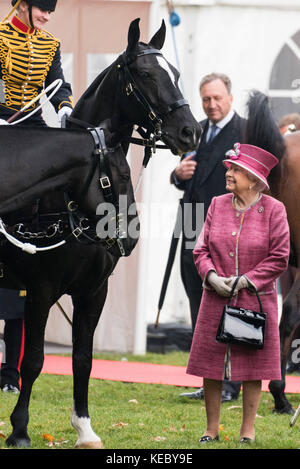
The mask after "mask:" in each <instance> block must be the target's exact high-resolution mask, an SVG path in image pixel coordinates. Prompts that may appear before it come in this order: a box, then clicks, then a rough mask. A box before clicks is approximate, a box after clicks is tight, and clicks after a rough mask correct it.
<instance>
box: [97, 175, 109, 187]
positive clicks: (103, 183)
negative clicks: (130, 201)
mask: <svg viewBox="0 0 300 469" xmlns="http://www.w3.org/2000/svg"><path fill="white" fill-rule="evenodd" d="M99 181H100V185H101V187H102V189H108V187H111V183H110V180H109V177H108V176H104V177H103V178H100V179H99Z"/></svg>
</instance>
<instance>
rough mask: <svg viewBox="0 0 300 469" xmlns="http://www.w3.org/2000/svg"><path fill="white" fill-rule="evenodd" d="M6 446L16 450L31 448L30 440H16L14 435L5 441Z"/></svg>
mask: <svg viewBox="0 0 300 469" xmlns="http://www.w3.org/2000/svg"><path fill="white" fill-rule="evenodd" d="M5 444H6V446H8V447H14V448H30V446H31V442H30V438H15V437H14V436H13V435H10V436H9V437H8V438H7V439H6V440H5Z"/></svg>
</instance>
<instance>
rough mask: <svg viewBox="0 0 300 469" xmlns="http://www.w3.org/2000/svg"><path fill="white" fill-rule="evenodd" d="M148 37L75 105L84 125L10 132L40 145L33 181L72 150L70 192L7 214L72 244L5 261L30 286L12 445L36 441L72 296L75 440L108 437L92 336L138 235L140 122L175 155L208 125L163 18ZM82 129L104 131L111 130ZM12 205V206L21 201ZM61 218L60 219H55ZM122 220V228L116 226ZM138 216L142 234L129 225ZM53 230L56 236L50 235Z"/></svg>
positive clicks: (135, 31) (96, 441)
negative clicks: (99, 428)
mask: <svg viewBox="0 0 300 469" xmlns="http://www.w3.org/2000/svg"><path fill="white" fill-rule="evenodd" d="M139 34H140V33H139V20H138V19H137V20H135V21H133V22H132V23H131V25H130V27H129V32H128V46H127V49H126V51H125V52H124V53H123V54H122V55H120V56H119V57H118V59H117V60H116V61H115V62H114V63H113V64H112V65H111V66H110V67H108V68H107V69H106V70H105V71H104V72H102V73H101V74H100V76H99V77H98V78H97V79H96V80H95V81H94V83H92V85H91V86H90V87H89V88H88V90H87V91H86V92H85V93H84V95H83V96H82V98H81V99H80V100H79V102H78V104H77V105H76V107H75V109H74V111H73V113H72V116H71V119H70V122H69V126H72V127H77V129H65V130H55V129H40V130H39V129H34V130H32V131H30V134H29V131H28V130H25V129H21V128H19V129H14V128H12V129H10V128H9V129H8V131H7V137H6V138H7V139H8V140H9V139H10V140H9V141H11V142H13V139H16V140H18V141H22V142H23V141H24V151H25V152H26V154H27V152H29V151H31V153H32V159H31V164H32V167H33V169H32V177H33V175H34V173H36V172H39V171H40V168H39V153H44V154H45V153H47V155H48V158H49V162H50V161H51V163H53V166H56V165H58V164H59V161H60V159H61V158H63V154H64V153H67V154H69V155H70V169H69V171H68V172H66V173H65V174H66V176H65V179H64V177H63V175H61V174H59V177H62V183H61V186H60V187H61V188H63V189H64V194H63V195H62V194H60V193H54V194H51V195H49V196H47V197H43V198H42V199H40V200H39V201H38V203H36V204H34V206H33V207H32V206H31V207H30V208H27V209H26V210H23V211H22V214H21V216H20V217H18V223H16V222H15V221H13V222H12V220H15V219H16V214H15V213H8V214H7V215H6V221H7V224H8V225H9V226H10V230H11V231H12V232H13V234H14V235H15V236H20V239H23V240H25V241H28V238H29V240H31V239H32V237H33V234H32V233H33V228H34V227H35V228H37V230H38V232H39V233H41V234H44V236H42V235H41V240H40V241H38V240H36V239H35V238H34V242H35V243H37V244H39V245H40V244H42V245H44V244H45V243H46V241H48V240H49V239H50V240H51V243H52V244H53V242H54V239H55V236H56V235H57V233H59V234H60V236H62V237H63V239H64V240H65V241H66V242H65V244H64V245H63V246H61V247H59V248H57V249H55V250H50V251H45V252H38V253H37V254H35V255H30V254H27V253H24V252H23V251H21V250H20V249H18V248H16V247H14V246H13V245H12V244H10V243H9V244H8V243H6V244H5V245H4V246H3V247H2V248H1V260H2V261H3V262H4V265H5V268H4V272H5V275H4V279H3V283H2V285H5V282H8V281H10V284H12V282H13V283H14V285H15V286H21V285H22V286H23V287H25V288H26V290H27V299H26V306H25V351H24V358H23V361H22V366H21V380H22V386H21V392H20V395H19V399H18V402H17V404H16V407H15V409H14V411H13V413H12V415H11V423H12V426H13V431H12V434H11V435H10V436H9V437H8V439H7V440H6V442H7V444H8V445H9V446H23V447H24V446H29V445H30V438H29V436H28V433H27V424H28V420H29V413H28V407H29V400H30V395H31V390H32V386H33V383H34V381H35V379H36V378H37V377H38V375H39V373H40V371H41V369H42V365H43V358H44V351H43V348H44V330H45V326H46V321H47V317H48V313H49V309H50V308H51V306H52V305H53V304H54V303H55V302H56V301H57V300H58V299H59V298H60V297H61V296H62V295H63V294H65V293H67V294H69V295H71V297H72V301H73V305H74V311H73V379H74V391H73V393H74V408H73V413H72V420H71V422H72V425H73V427H74V428H75V429H76V430H77V431H78V440H77V443H76V446H77V447H101V439H100V438H99V437H98V436H97V435H96V434H95V433H94V432H93V430H92V428H91V424H90V419H89V413H88V382H89V376H90V370H91V364H92V348H93V334H94V330H95V328H96V325H97V323H98V320H99V317H100V314H101V311H102V308H103V305H104V302H105V299H106V294H107V284H108V278H109V276H110V274H111V273H112V271H113V269H114V268H115V266H116V264H117V261H118V259H119V258H120V257H121V256H122V255H129V254H130V252H131V251H132V249H133V248H134V246H135V244H136V242H137V238H138V219H137V215H136V213H135V212H134V210H133V209H132V206H134V194H133V190H132V185H131V179H130V170H129V167H128V164H127V162H126V156H125V154H126V151H127V148H128V145H129V142H130V139H131V134H132V130H133V125H134V124H136V125H138V126H140V128H141V129H140V132H141V133H142V134H145V135H144V136H145V143H146V144H147V145H148V144H149V145H150V144H151V145H155V140H157V139H159V138H160V139H161V140H162V141H163V143H164V144H166V145H167V146H168V147H169V148H170V149H171V150H172V152H173V153H175V154H178V153H179V154H180V153H183V152H186V151H188V150H191V149H195V147H196V146H197V143H198V140H199V137H200V132H201V129H200V127H199V125H198V124H197V122H196V121H195V119H194V117H193V116H192V114H191V111H190V109H189V106H188V105H187V102H186V101H185V100H184V99H183V97H182V94H181V92H180V90H179V88H178V84H177V82H178V72H177V71H176V70H175V69H174V68H173V67H172V66H171V65H169V64H168V62H167V61H166V60H165V59H164V58H163V56H162V55H161V52H160V49H161V47H162V46H163V43H164V38H165V25H164V23H162V26H161V28H160V29H159V30H158V32H157V33H156V34H155V35H154V36H153V38H152V39H151V41H150V42H149V44H145V43H141V42H139ZM78 127H79V128H82V127H87V128H91V129H94V128H95V127H101V129H102V128H104V131H103V130H100V129H98V128H97V129H96V130H91V131H89V130H85V129H81V130H80V129H78ZM103 134H104V136H105V139H103ZM28 136H30V138H28ZM25 142H29V143H25ZM95 142H96V149H95ZM151 142H152V143H151ZM10 150H11V153H12V154H13V153H14V152H16V151H17V149H16V148H15V146H14V145H13V143H11V147H10ZM73 153H74V154H75V155H78V154H81V155H82V159H83V162H82V167H81V173H82V174H81V178H80V174H78V173H80V168H77V166H76V167H75V165H74V163H73V161H74V160H72V158H74V157H73ZM91 155H92V156H91ZM67 181H68V183H67ZM30 183H31V179H30V177H29V178H28V185H30ZM119 196H122V198H123V199H124V200H125V202H123V204H120V203H119V199H120V197H119ZM99 204H100V205H99ZM16 205H17V204H16ZM7 207H8V209H9V210H12V209H13V203H12V202H11V203H10V204H9V205H8V206H7ZM7 207H6V208H7ZM105 210H106V212H105ZM6 212H8V210H6ZM111 212H114V213H113V214H112V213H111ZM55 214H58V215H57V216H56V217H54V215H55ZM112 215H113V216H112ZM53 217H54V219H55V221H54V222H53ZM105 217H106V218H105ZM122 217H123V219H124V218H126V217H127V221H128V223H127V224H124V223H123V224H122ZM49 220H50V221H49ZM103 220H105V223H104V222H103ZM113 220H114V223H115V225H114V228H113V230H110V229H109V225H110V224H111V223H113ZM101 222H103V223H102V224H101ZM130 222H132V224H133V226H134V228H135V229H134V230H130V229H129V228H130V226H129V224H130ZM12 223H13V226H12ZM99 224H100V225H101V226H100V228H99ZM95 227H96V228H95ZM54 231H55V236H53V238H47V234H49V232H50V233H52V232H54ZM107 232H108V234H107ZM22 235H23V238H22ZM96 241H97V242H96ZM98 241H100V242H98Z"/></svg>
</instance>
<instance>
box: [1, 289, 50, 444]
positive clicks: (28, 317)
mask: <svg viewBox="0 0 300 469" xmlns="http://www.w3.org/2000/svg"><path fill="white" fill-rule="evenodd" d="M48 313H49V309H46V308H45V305H43V308H42V307H41V303H39V302H35V301H32V298H29V297H28V299H27V301H26V306H25V347H24V356H23V360H22V364H21V370H20V374H21V383H22V384H21V391H20V395H19V399H18V401H17V404H16V406H15V408H14V410H13V412H12V414H11V417H10V420H11V424H12V427H13V431H12V434H11V435H10V436H9V437H8V438H7V440H6V444H7V446H16V447H29V446H30V438H29V435H28V433H27V425H28V421H29V412H28V408H29V401H30V395H31V390H32V386H33V383H34V381H35V380H36V378H37V377H38V376H39V374H40V372H41V370H42V366H43V361H44V332H45V326H46V322H47V317H48Z"/></svg>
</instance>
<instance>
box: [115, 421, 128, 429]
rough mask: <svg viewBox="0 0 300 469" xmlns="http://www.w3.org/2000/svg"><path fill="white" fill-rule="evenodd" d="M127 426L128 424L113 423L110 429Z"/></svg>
mask: <svg viewBox="0 0 300 469" xmlns="http://www.w3.org/2000/svg"><path fill="white" fill-rule="evenodd" d="M127 425H128V423H124V422H118V423H113V424H112V427H118V428H122V427H126V426H127Z"/></svg>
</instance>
